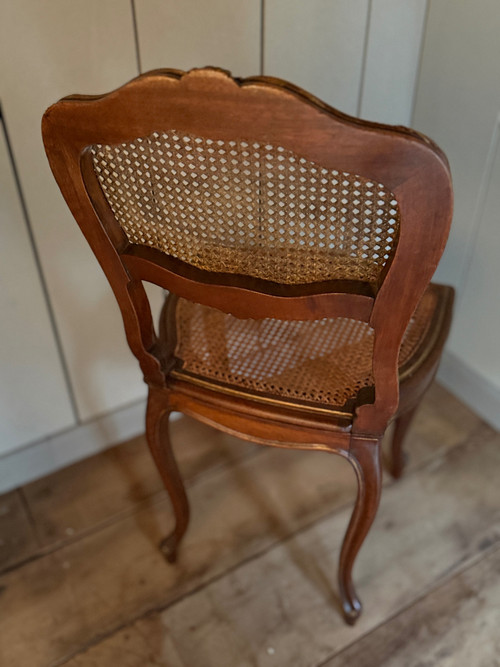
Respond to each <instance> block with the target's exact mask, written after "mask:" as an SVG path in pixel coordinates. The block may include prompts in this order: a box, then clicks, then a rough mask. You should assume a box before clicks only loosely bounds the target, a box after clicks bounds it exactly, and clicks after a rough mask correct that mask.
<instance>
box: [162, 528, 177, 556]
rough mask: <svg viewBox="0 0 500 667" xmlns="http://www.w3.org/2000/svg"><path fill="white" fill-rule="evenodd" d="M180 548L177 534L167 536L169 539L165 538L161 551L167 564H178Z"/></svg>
mask: <svg viewBox="0 0 500 667" xmlns="http://www.w3.org/2000/svg"><path fill="white" fill-rule="evenodd" d="M178 546H179V539H178V538H177V535H176V534H175V532H174V533H171V534H170V535H167V537H165V538H164V539H163V540H162V541H161V542H160V551H161V552H162V554H163V556H164V557H165V560H166V561H167V562H169V563H172V564H173V563H175V562H177V550H178Z"/></svg>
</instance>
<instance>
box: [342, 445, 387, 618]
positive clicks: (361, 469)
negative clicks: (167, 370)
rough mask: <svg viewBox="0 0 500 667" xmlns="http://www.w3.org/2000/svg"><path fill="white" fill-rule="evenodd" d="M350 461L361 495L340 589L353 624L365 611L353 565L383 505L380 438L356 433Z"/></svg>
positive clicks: (347, 538)
mask: <svg viewBox="0 0 500 667" xmlns="http://www.w3.org/2000/svg"><path fill="white" fill-rule="evenodd" d="M349 461H350V462H351V464H352V466H353V468H354V470H355V472H356V477H357V480H358V496H357V500H356V505H355V507H354V511H353V513H352V516H351V520H350V522H349V526H348V528H347V532H346V535H345V538H344V542H343V544H342V550H341V553H340V562H339V590H340V597H341V601H342V609H343V612H344V617H345V620H346V621H347V623H349V624H350V625H353V624H354V623H355V622H356V621H357V619H358V618H359V616H360V614H361V611H362V605H361V602H360V601H359V598H358V596H357V593H356V590H355V588H354V584H353V583H352V569H353V566H354V561H355V559H356V556H357V554H358V551H359V550H360V548H361V545H362V544H363V541H364V539H365V537H366V535H367V534H368V531H369V530H370V527H371V525H372V523H373V520H374V518H375V514H376V513H377V509H378V505H379V500H380V490H381V480H382V469H381V465H380V441H379V440H370V439H364V438H360V437H356V436H353V437H352V439H351V446H350V451H349Z"/></svg>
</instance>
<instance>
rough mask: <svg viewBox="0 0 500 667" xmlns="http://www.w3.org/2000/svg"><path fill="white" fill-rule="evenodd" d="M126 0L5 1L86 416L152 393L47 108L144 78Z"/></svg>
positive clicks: (4, 40)
mask: <svg viewBox="0 0 500 667" xmlns="http://www.w3.org/2000/svg"><path fill="white" fill-rule="evenodd" d="M124 6H125V5H124V3H123V1H122V0H72V1H71V2H67V1H66V0H50V2H37V1H36V0H16V2H7V3H3V4H2V9H1V20H0V25H1V28H0V31H1V32H0V49H1V57H0V87H1V88H0V96H1V100H2V106H3V111H4V114H5V117H6V121H7V127H8V130H9V134H10V139H11V142H12V148H13V151H14V155H15V158H16V162H17V166H18V169H19V175H20V179H21V183H22V187H23V191H24V194H25V198H26V203H27V207H28V212H29V216H30V219H31V223H32V225H33V232H34V235H35V240H36V244H37V247H38V252H39V255H40V260H41V264H42V269H43V272H44V275H45V278H46V281H47V285H48V288H49V293H50V298H51V301H52V306H53V308H54V313H55V318H56V322H57V326H58V328H59V333H60V336H61V341H62V346H63V350H64V355H65V358H66V363H67V366H68V369H69V374H70V381H71V384H72V387H73V391H74V394H75V398H76V404H77V410H78V414H79V416H80V418H82V419H89V418H91V417H93V416H95V415H97V414H99V413H101V412H106V411H108V410H112V409H114V408H117V407H119V406H120V405H122V404H123V403H124V402H130V401H133V400H135V399H137V398H139V397H140V396H143V395H144V388H143V383H142V379H141V375H140V373H139V372H138V371H137V364H135V363H134V359H133V358H131V355H130V353H129V351H128V349H127V347H126V344H125V339H124V334H123V332H122V327H121V324H120V314H119V311H118V308H117V306H116V304H115V303H114V299H113V296H112V294H111V293H110V290H109V287H108V285H107V283H106V281H105V279H104V276H103V274H102V272H101V270H100V268H99V266H98V264H97V262H96V261H95V259H94V257H93V255H92V254H91V252H90V250H89V248H88V246H87V244H86V242H85V240H84V239H83V236H82V235H81V233H80V231H79V229H78V228H77V226H76V225H75V223H74V221H73V218H72V216H71V214H70V213H69V211H68V209H67V207H66V204H65V203H64V201H63V199H62V197H61V195H60V193H59V190H58V188H57V186H56V184H55V182H54V179H53V177H52V174H51V172H50V169H49V167H48V163H47V159H46V157H45V153H44V150H43V145H42V140H41V134H40V120H41V117H42V114H43V112H44V110H45V109H46V108H47V106H49V104H51V103H52V102H54V101H56V100H57V99H58V98H60V97H62V96H64V95H68V94H70V93H72V92H81V93H101V92H106V91H108V90H110V89H112V88H113V87H116V86H118V85H120V84H121V83H123V82H124V81H126V80H127V79H130V78H132V77H133V76H135V75H136V74H137V66H136V57H135V50H134V34H133V25H132V17H131V12H130V8H129V6H128V4H127V5H126V11H123V8H124Z"/></svg>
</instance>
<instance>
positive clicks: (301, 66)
mask: <svg viewBox="0 0 500 667" xmlns="http://www.w3.org/2000/svg"><path fill="white" fill-rule="evenodd" d="M264 7H265V15H264V74H272V75H273V76H278V77H281V78H282V79H287V80H289V81H292V82H293V83H295V84H297V85H299V86H302V87H303V88H306V89H307V90H309V92H311V93H313V94H314V95H317V96H318V97H320V98H321V99H323V100H324V101H325V102H328V103H329V104H331V105H333V106H335V107H337V108H338V109H340V110H341V111H344V112H345V113H349V114H356V113H357V109H358V101H359V91H360V83H361V80H362V79H361V74H362V68H363V60H364V52H365V38H366V32H367V25H368V8H369V1H368V0H308V1H307V2H303V0H266V2H265V3H264Z"/></svg>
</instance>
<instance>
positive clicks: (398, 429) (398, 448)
mask: <svg viewBox="0 0 500 667" xmlns="http://www.w3.org/2000/svg"><path fill="white" fill-rule="evenodd" d="M417 407H418V405H415V406H414V407H413V408H410V410H407V411H406V412H403V414H402V415H400V416H399V417H398V418H397V419H396V421H395V423H394V431H393V434H392V442H391V456H390V459H389V472H390V473H391V475H392V476H393V477H394V479H399V478H400V477H401V475H402V474H403V470H404V467H405V465H406V454H405V452H404V449H403V443H404V439H405V436H406V433H407V431H408V427H409V426H410V424H411V422H412V421H413V417H414V416H415V413H416V411H417Z"/></svg>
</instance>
